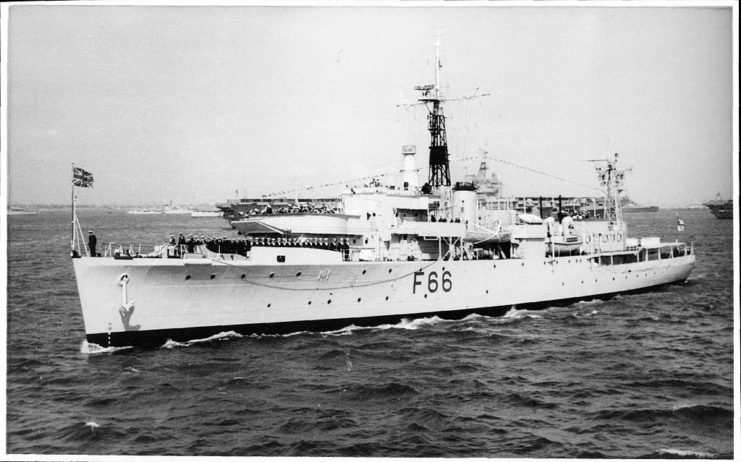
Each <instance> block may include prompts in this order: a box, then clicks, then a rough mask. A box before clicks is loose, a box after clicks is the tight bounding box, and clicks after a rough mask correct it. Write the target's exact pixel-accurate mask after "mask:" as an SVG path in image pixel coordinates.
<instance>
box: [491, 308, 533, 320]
mask: <svg viewBox="0 0 741 462" xmlns="http://www.w3.org/2000/svg"><path fill="white" fill-rule="evenodd" d="M542 317H543V316H541V315H539V314H535V313H533V312H532V311H531V310H518V309H517V308H515V307H514V306H513V307H512V308H510V309H509V311H507V312H506V313H504V315H503V316H502V318H501V319H510V320H511V319H523V318H529V319H537V318H542Z"/></svg>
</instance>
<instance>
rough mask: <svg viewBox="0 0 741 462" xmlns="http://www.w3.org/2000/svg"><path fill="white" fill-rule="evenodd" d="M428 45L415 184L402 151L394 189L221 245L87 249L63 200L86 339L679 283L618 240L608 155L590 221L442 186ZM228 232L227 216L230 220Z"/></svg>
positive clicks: (630, 242)
mask: <svg viewBox="0 0 741 462" xmlns="http://www.w3.org/2000/svg"><path fill="white" fill-rule="evenodd" d="M438 63H439V59H438V52H437V47H436V64H437V65H436V68H435V82H434V83H433V84H429V85H422V86H417V87H415V89H416V90H417V91H419V92H420V97H419V102H420V104H421V105H422V106H424V107H425V108H426V111H427V127H428V130H429V132H430V137H431V138H430V139H431V141H430V146H429V165H428V166H427V170H428V176H427V181H426V182H425V183H424V184H421V185H420V181H419V179H418V177H419V175H418V169H417V166H416V148H415V147H414V146H411V145H406V146H403V148H402V159H401V164H402V169H401V175H400V178H399V180H398V183H397V184H384V185H382V184H380V183H375V184H371V185H368V186H367V187H358V188H350V189H349V190H348V191H345V192H344V193H342V194H341V195H340V196H339V198H337V200H336V204H337V206H336V207H333V208H328V207H327V208H322V209H313V210H306V209H304V210H302V209H301V208H300V207H299V208H290V209H289V210H286V211H285V212H283V213H277V212H276V211H274V210H271V208H269V207H264V208H262V209H260V210H259V212H255V213H250V214H249V215H248V216H247V217H243V218H242V219H236V220H235V221H234V222H233V224H234V226H235V227H236V228H237V229H238V230H239V232H240V233H241V234H242V236H243V237H242V240H241V241H240V242H239V243H238V244H237V245H234V243H232V244H228V243H227V242H202V241H197V242H189V243H188V244H187V245H183V244H182V243H175V242H171V243H161V244H158V245H153V246H151V247H148V248H143V247H142V246H141V245H138V246H135V245H128V246H126V245H120V244H118V245H116V244H108V245H103V246H102V248H101V253H100V254H99V255H98V253H97V251H95V252H91V249H89V247H88V246H86V245H85V243H84V240H83V234H82V231H81V227H80V224H79V221H78V219H77V217H76V215H75V207H74V204H75V198H74V188H75V187H85V186H88V185H89V184H91V183H92V175H90V174H89V173H88V172H85V171H84V170H82V171H81V172H80V170H81V169H77V170H75V172H76V173H75V175H74V179H73V196H72V197H73V212H72V239H71V256H72V262H73V267H74V272H75V277H76V281H77V288H78V290H79V296H80V305H81V309H82V314H83V319H84V324H85V334H86V338H87V341H88V342H89V343H94V344H97V345H100V346H102V347H119V346H141V347H157V346H160V345H163V344H164V343H166V342H167V341H168V340H173V341H179V342H182V341H188V340H194V339H202V338H209V337H212V336H218V335H225V334H227V335H228V334H231V333H234V334H239V335H247V334H284V333H290V332H297V331H328V330H336V329H341V328H343V327H346V326H351V325H355V326H373V325H380V324H385V323H394V322H398V321H400V320H402V319H411V318H420V317H430V316H439V317H441V318H445V319H457V318H463V317H466V316H468V315H471V314H473V313H476V314H481V315H500V314H504V313H506V312H507V311H509V310H511V309H512V308H513V307H516V308H517V309H523V308H539V307H540V308H542V307H547V306H554V305H560V304H567V303H572V302H574V301H577V300H584V299H587V300H588V299H594V298H602V297H609V296H612V295H615V294H619V293H624V292H632V291H642V290H651V289H652V288H655V287H657V286H661V285H665V284H671V283H677V282H682V281H685V280H686V279H687V277H688V276H689V274H690V272H691V271H692V269H693V267H694V264H695V254H694V249H693V246H692V245H691V244H686V243H682V242H670V243H666V242H661V241H660V239H659V238H658V237H641V238H631V237H628V233H627V225H626V223H625V222H624V221H623V216H622V212H621V204H620V195H621V193H622V188H623V186H622V183H623V177H624V175H625V171H624V170H620V169H619V168H618V155H617V154H614V155H613V156H611V157H609V158H607V159H605V160H604V161H602V162H600V163H599V164H598V166H597V168H596V170H597V174H598V179H599V181H600V184H601V186H602V187H603V188H604V191H605V197H604V204H605V212H604V218H603V219H602V220H593V221H577V220H574V219H572V218H571V217H569V216H563V215H562V214H559V215H557V216H556V217H547V218H545V219H543V218H542V217H541V216H538V215H535V214H531V213H523V212H522V211H518V210H516V209H507V208H499V207H493V208H491V207H489V208H487V207H485V206H483V205H484V204H482V203H481V201H479V200H478V198H477V186H476V183H475V182H474V181H462V182H457V183H455V184H452V183H451V180H450V168H449V152H448V143H447V136H446V127H445V115H444V112H443V103H444V102H445V101H446V99H445V98H444V97H443V94H442V92H441V90H440V80H439V69H440V67H439V64H438ZM235 218H237V217H235Z"/></svg>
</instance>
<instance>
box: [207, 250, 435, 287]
mask: <svg viewBox="0 0 741 462" xmlns="http://www.w3.org/2000/svg"><path fill="white" fill-rule="evenodd" d="M206 258H207V259H208V260H211V261H214V262H216V263H220V264H224V265H226V266H230V267H232V268H244V266H240V265H235V264H232V263H229V262H227V261H224V260H217V259H215V258H210V257H206ZM438 261H439V260H434V261H432V262H431V263H430V264H428V265H426V266H421V267H420V268H419V270H417V271H412V272H411V273H407V274H403V275H401V276H397V277H395V278H391V279H384V280H383V281H376V282H369V283H365V284H354V285H350V286H344V287H343V286H340V287H322V288H313V289H302V288H293V287H281V286H274V285H270V284H263V283H261V282H256V281H250V280H247V279H243V281H244V282H245V283H247V284H252V285H256V286H260V287H266V288H269V289H279V290H291V291H317V290H338V289H353V288H356V287H369V286H374V285H379V284H386V283H388V282H395V281H398V280H400V279H404V278H406V277H408V276H411V275H413V274H414V273H416V272H418V271H424V270H426V269H427V268H429V267H431V266H432V265H434V264H435V263H437V262H438Z"/></svg>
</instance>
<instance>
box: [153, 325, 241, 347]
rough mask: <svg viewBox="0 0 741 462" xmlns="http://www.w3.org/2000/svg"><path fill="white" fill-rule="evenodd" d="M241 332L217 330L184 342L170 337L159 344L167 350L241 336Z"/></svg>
mask: <svg viewBox="0 0 741 462" xmlns="http://www.w3.org/2000/svg"><path fill="white" fill-rule="evenodd" d="M242 337H243V335H242V334H238V333H236V332H234V331H233V330H230V331H227V332H219V333H218V334H214V335H212V336H210V337H206V338H197V339H193V340H188V341H185V342H177V341H175V340H172V339H167V341H166V342H165V343H164V344H162V346H160V348H166V349H168V350H171V349H173V348H182V347H189V346H192V345H198V344H200V343H209V342H218V341H223V340H231V339H234V338H242Z"/></svg>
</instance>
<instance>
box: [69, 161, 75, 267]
mask: <svg viewBox="0 0 741 462" xmlns="http://www.w3.org/2000/svg"><path fill="white" fill-rule="evenodd" d="M74 176H75V164H74V163H73V164H72V181H71V183H72V185H71V186H72V220H71V223H72V239H71V240H70V255H72V256H73V257H74V255H75V181H74Z"/></svg>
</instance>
